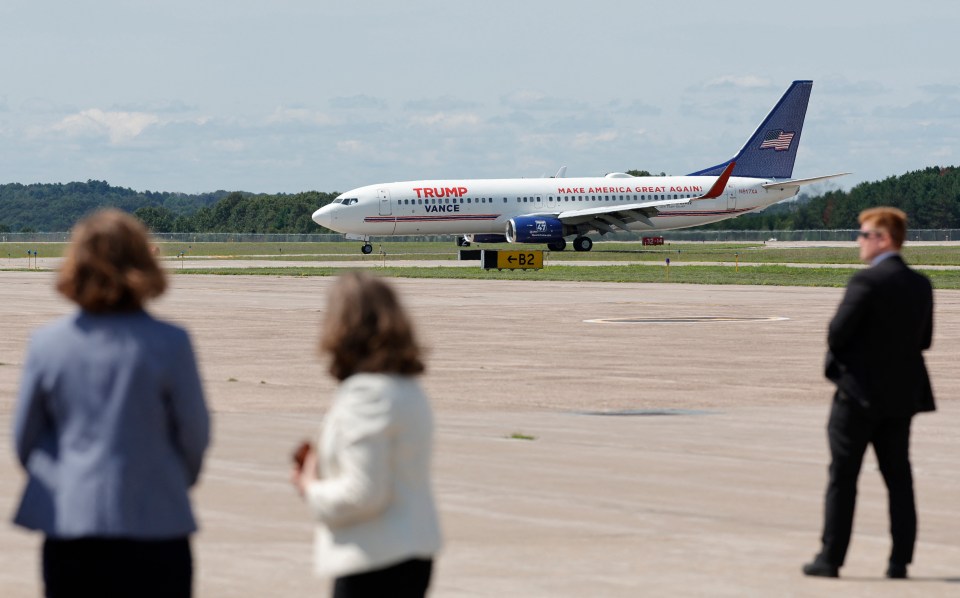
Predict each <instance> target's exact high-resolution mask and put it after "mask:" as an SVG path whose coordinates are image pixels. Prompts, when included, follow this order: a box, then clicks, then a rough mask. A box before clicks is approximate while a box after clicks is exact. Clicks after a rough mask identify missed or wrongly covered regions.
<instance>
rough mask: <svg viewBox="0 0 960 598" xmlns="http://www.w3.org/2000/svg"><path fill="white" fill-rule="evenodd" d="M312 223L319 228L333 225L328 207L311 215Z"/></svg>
mask: <svg viewBox="0 0 960 598" xmlns="http://www.w3.org/2000/svg"><path fill="white" fill-rule="evenodd" d="M313 221H314V222H316V223H317V224H319V225H320V226H323V227H326V228H330V225H331V224H333V217H332V216H331V215H330V206H323V207H322V208H320V209H319V210H317V211H316V212H314V213H313Z"/></svg>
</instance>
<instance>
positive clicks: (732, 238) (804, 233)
mask: <svg viewBox="0 0 960 598" xmlns="http://www.w3.org/2000/svg"><path fill="white" fill-rule="evenodd" d="M856 234H857V231H856V230H851V229H844V230H775V231H769V230H668V231H659V232H649V233H616V234H608V235H604V236H602V237H600V240H604V241H640V240H641V239H642V238H643V237H649V236H662V237H663V238H664V240H666V241H711V242H737V241H743V242H759V241H769V240H772V239H775V240H777V241H853V240H854V239H855V238H856ZM69 238H70V233H68V232H67V233H64V232H61V233H0V242H2V243H62V242H66V241H67V240H69ZM153 238H154V239H156V240H158V241H164V242H171V243H337V242H343V241H344V240H345V239H344V237H343V235H325V234H311V235H300V234H298V235H292V234H291V235H286V234H257V233H155V234H154V235H153ZM454 238H455V237H454V235H417V236H403V237H396V236H377V237H371V238H370V241H371V242H374V243H376V242H388V241H393V242H396V241H449V242H453V240H454ZM907 240H908V241H954V240H956V241H960V229H955V228H945V229H926V230H911V231H909V232H908V234H907Z"/></svg>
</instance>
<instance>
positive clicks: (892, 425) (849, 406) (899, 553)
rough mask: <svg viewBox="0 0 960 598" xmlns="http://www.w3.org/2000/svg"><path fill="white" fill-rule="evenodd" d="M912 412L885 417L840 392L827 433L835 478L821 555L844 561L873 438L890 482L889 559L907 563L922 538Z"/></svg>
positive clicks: (832, 561) (828, 499)
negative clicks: (912, 448)
mask: <svg viewBox="0 0 960 598" xmlns="http://www.w3.org/2000/svg"><path fill="white" fill-rule="evenodd" d="M911 419H912V418H910V417H898V418H881V417H878V416H876V415H873V414H871V413H869V412H868V411H867V410H866V409H864V408H863V407H862V406H861V405H860V404H859V403H857V402H856V401H854V400H851V399H848V398H846V397H841V396H840V393H837V395H835V396H834V399H833V408H832V409H831V411H830V421H829V423H828V424H827V437H828V439H829V441H830V456H831V463H830V481H829V483H828V484H827V496H826V508H825V510H824V513H825V516H824V524H823V538H822V540H823V549H822V551H821V553H820V556H819V557H818V558H819V559H820V560H822V561H825V562H827V563H829V564H831V565H835V566H837V567H840V566H842V565H843V561H844V559H845V558H846V556H847V547H848V546H849V544H850V534H851V531H852V529H853V511H854V507H855V505H856V501H857V478H858V477H859V475H860V466H861V465H862V463H863V455H864V453H865V452H866V450H867V445H868V444H872V445H873V450H874V453H876V456H877V462H878V463H879V465H880V473H881V475H882V476H883V481H884V483H886V485H887V495H888V497H889V511H890V534H891V536H893V548H892V550H891V552H890V561H891V562H894V563H899V564H902V565H907V564H909V563H910V562H911V561H912V560H913V547H914V544H915V543H916V539H917V509H916V504H915V502H914V496H913V473H912V471H911V469H910V421H911Z"/></svg>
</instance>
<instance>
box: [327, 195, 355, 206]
mask: <svg viewBox="0 0 960 598" xmlns="http://www.w3.org/2000/svg"><path fill="white" fill-rule="evenodd" d="M357 201H358V200H357V198H356V197H338V198H337V199H335V200H333V202H334V203H342V204H343V205H345V206H352V205H353V204H355V203H357Z"/></svg>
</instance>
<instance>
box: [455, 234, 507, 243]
mask: <svg viewBox="0 0 960 598" xmlns="http://www.w3.org/2000/svg"><path fill="white" fill-rule="evenodd" d="M463 238H464V240H465V241H467V242H468V243H506V242H507V237H506V236H504V235H463Z"/></svg>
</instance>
